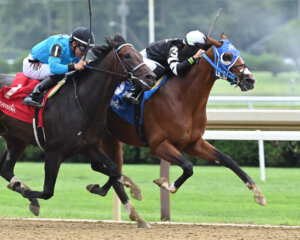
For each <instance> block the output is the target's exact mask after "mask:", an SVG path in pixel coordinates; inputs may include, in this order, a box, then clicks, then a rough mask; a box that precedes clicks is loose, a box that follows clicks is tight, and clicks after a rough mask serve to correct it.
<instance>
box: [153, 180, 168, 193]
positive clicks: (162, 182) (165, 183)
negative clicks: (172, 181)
mask: <svg viewBox="0 0 300 240" xmlns="http://www.w3.org/2000/svg"><path fill="white" fill-rule="evenodd" d="M153 182H154V183H155V184H157V185H158V186H159V187H161V188H163V189H166V190H169V183H168V180H167V179H166V178H159V179H155V180H153Z"/></svg>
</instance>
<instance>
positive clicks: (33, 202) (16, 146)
mask: <svg viewBox="0 0 300 240" xmlns="http://www.w3.org/2000/svg"><path fill="white" fill-rule="evenodd" d="M6 143H7V150H5V152H4V153H3V156H2V158H1V161H0V175H1V176H2V177H3V178H4V179H6V180H7V181H8V182H9V184H8V186H7V187H8V188H9V189H11V190H14V189H13V187H12V186H13V185H14V184H15V183H16V182H18V183H19V184H20V185H21V186H22V187H23V188H24V189H30V188H29V187H27V186H26V185H25V184H24V183H22V182H21V181H20V180H19V179H18V178H17V177H16V176H15V174H14V168H15V164H16V161H17V159H18V158H19V157H20V155H21V154H22V153H23V151H24V149H25V148H26V143H24V142H21V141H19V140H17V139H11V138H6ZM29 201H30V204H29V209H30V211H31V212H32V213H33V214H34V215H35V216H38V215H39V210H40V205H39V202H38V200H37V199H35V198H30V199H29Z"/></svg>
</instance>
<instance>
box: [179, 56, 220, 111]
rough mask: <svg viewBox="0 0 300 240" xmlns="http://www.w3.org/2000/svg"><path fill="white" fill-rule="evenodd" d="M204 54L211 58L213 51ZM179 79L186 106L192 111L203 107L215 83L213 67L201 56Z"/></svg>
mask: <svg viewBox="0 0 300 240" xmlns="http://www.w3.org/2000/svg"><path fill="white" fill-rule="evenodd" d="M206 54H207V55H208V56H209V57H210V58H212V56H213V51H210V50H208V51H207V53H206ZM180 81H181V85H182V86H181V89H182V90H183V91H184V92H183V94H184V96H185V100H186V101H187V102H188V106H190V107H191V108H192V109H193V111H194V110H196V111H197V110H200V109H203V108H205V107H206V103H207V100H208V97H209V94H210V91H211V89H212V87H213V85H214V83H215V75H214V68H213V67H212V66H211V65H210V64H209V63H208V62H207V61H206V60H205V59H204V58H201V60H200V62H199V63H198V64H196V65H195V66H194V67H193V68H192V69H191V70H190V71H189V72H188V73H187V75H185V77H184V78H183V79H180Z"/></svg>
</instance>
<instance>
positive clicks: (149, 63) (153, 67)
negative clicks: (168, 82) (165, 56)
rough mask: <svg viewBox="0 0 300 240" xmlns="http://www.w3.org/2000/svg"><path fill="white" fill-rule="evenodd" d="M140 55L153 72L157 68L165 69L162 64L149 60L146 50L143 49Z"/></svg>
mask: <svg viewBox="0 0 300 240" xmlns="http://www.w3.org/2000/svg"><path fill="white" fill-rule="evenodd" d="M140 53H141V55H142V56H143V60H144V63H146V65H147V66H148V67H149V68H150V70H151V71H154V69H155V68H156V67H157V66H160V67H162V68H163V69H164V67H163V66H162V65H161V64H160V63H158V62H156V61H154V60H152V59H148V57H147V52H146V49H143V50H142V51H140Z"/></svg>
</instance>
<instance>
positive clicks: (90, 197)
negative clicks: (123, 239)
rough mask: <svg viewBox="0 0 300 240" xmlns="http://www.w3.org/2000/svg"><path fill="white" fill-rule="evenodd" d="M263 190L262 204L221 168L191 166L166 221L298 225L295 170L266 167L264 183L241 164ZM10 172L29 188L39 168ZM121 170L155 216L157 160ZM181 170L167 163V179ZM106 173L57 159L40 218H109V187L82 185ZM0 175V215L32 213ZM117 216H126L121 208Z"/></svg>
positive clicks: (39, 181) (37, 182) (21, 166)
mask: <svg viewBox="0 0 300 240" xmlns="http://www.w3.org/2000/svg"><path fill="white" fill-rule="evenodd" d="M243 170H245V171H246V172H247V173H248V174H249V175H250V176H251V177H252V178H253V179H254V180H256V182H257V183H258V186H259V187H260V189H261V190H262V192H263V193H264V194H265V197H266V199H267V206H266V207H262V206H259V205H257V204H256V203H255V202H254V200H253V194H252V191H249V190H248V188H247V187H246V186H245V185H244V184H243V183H242V181H241V180H240V179H239V178H238V177H237V176H235V174H233V173H232V172H231V171H230V170H228V169H226V168H224V167H195V168H194V175H193V176H192V178H191V179H189V180H188V181H187V182H186V183H185V184H184V185H183V186H182V188H181V189H180V190H179V191H178V192H177V193H176V194H175V195H171V221H174V222H225V223H229V222H230V223H257V224H273V225H279V224H284V225H300V188H299V182H300V174H299V169H276V168H267V169H266V178H267V180H266V182H260V180H259V169H258V168H248V167H247V168H243ZM15 172H16V175H17V176H18V177H19V178H20V179H21V180H22V181H23V182H24V183H25V184H27V185H29V186H30V187H31V188H32V189H34V190H41V189H42V186H43V179H44V171H43V164H41V163H17V165H16V169H15ZM124 174H126V175H128V176H130V177H132V179H133V180H134V181H135V182H136V183H137V184H138V185H139V186H140V187H141V189H142V191H143V200H142V201H140V202H139V201H136V200H133V199H132V200H131V201H132V203H133V204H134V206H135V207H136V209H137V210H138V212H139V213H140V215H141V216H142V217H143V218H145V220H147V221H160V195H159V193H160V190H159V188H158V187H157V186H156V185H155V184H154V183H152V180H153V179H156V178H158V177H159V166H158V165H155V166H154V165H125V166H124ZM179 174H181V169H179V167H177V166H172V167H171V171H170V178H171V180H172V181H173V180H175V178H176V177H178V176H179ZM106 179H107V177H106V176H104V175H101V174H98V173H96V172H94V171H92V170H91V168H90V166H89V165H88V164H63V165H62V167H61V169H60V173H59V176H58V180H57V184H56V189H55V195H54V197H53V198H51V199H49V200H40V204H41V213H40V217H42V218H78V219H99V220H101V219H112V217H113V201H112V191H110V193H109V194H108V196H107V197H105V198H103V197H100V196H98V195H94V194H90V193H89V192H87V191H86V190H85V186H86V185H87V184H90V183H99V184H103V183H104V181H106ZM6 185H7V182H6V181H4V180H3V179H1V180H0V192H1V195H0V216H1V217H32V215H31V213H30V212H29V210H28V207H27V206H28V201H27V200H26V199H24V198H22V197H21V196H19V195H18V194H17V193H15V192H12V191H10V190H8V189H7V188H6ZM122 220H129V218H128V217H127V213H126V211H125V210H124V208H123V207H122Z"/></svg>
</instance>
